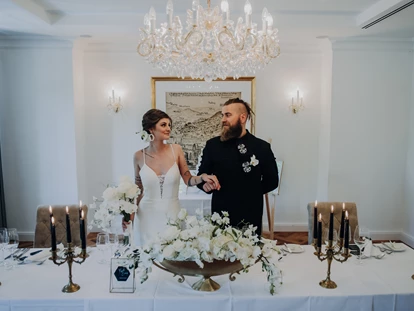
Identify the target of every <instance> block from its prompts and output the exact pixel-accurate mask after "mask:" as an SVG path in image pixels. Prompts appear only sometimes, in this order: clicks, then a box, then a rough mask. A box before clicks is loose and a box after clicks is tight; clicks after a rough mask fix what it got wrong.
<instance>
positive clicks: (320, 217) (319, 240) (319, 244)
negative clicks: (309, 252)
mask: <svg viewBox="0 0 414 311" xmlns="http://www.w3.org/2000/svg"><path fill="white" fill-rule="evenodd" d="M318 247H322V214H319V221H318Z"/></svg>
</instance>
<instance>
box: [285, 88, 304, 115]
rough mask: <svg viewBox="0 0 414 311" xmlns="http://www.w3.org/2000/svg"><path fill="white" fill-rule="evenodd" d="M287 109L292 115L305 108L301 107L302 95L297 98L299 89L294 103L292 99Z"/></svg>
mask: <svg viewBox="0 0 414 311" xmlns="http://www.w3.org/2000/svg"><path fill="white" fill-rule="evenodd" d="M289 108H290V109H291V110H292V112H293V113H294V114H296V113H298V112H299V110H303V109H304V108H305V106H303V95H302V97H300V96H299V88H298V89H297V91H296V102H295V98H294V97H292V103H291V104H290V105H289Z"/></svg>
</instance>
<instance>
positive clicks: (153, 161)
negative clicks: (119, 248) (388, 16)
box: [133, 98, 279, 245]
mask: <svg viewBox="0 0 414 311" xmlns="http://www.w3.org/2000/svg"><path fill="white" fill-rule="evenodd" d="M251 114H252V110H251V108H250V106H249V104H248V103H246V102H245V101H243V100H241V99H239V98H234V99H230V100H228V101H227V102H226V103H224V105H223V108H222V119H221V125H222V132H221V135H220V136H218V137H214V138H212V139H210V140H208V141H207V143H206V146H205V148H204V150H203V154H202V160H201V164H200V167H199V171H198V176H193V175H191V173H190V170H189V169H188V165H187V162H186V159H185V156H184V152H183V150H182V148H181V146H180V145H177V144H164V141H166V140H168V139H169V138H170V133H171V127H172V120H171V118H170V117H169V116H168V115H167V114H166V113H165V112H163V111H161V110H158V109H151V110H149V111H147V112H146V113H145V114H144V116H143V118H142V128H143V131H145V132H146V133H145V134H147V135H148V138H149V141H150V143H149V146H148V147H146V148H144V149H142V150H139V151H137V152H136V153H135V154H134V170H135V183H136V184H137V185H138V187H139V188H140V189H141V195H140V196H139V197H138V199H137V205H138V211H137V213H136V215H134V217H133V221H134V235H135V238H134V241H135V242H136V244H138V245H145V243H146V241H147V240H148V239H151V238H153V237H154V236H156V234H157V233H158V232H162V231H163V230H164V227H165V226H166V223H167V218H172V219H175V218H176V217H177V214H178V212H179V211H180V209H181V207H180V202H179V200H178V192H179V185H180V177H181V178H183V180H184V182H185V184H186V185H188V186H189V187H191V186H197V187H198V188H200V189H202V190H203V191H204V192H206V193H209V194H210V193H211V194H212V203H211V212H212V213H214V212H219V213H220V212H221V211H227V212H228V213H229V214H230V224H231V225H232V226H236V227H237V226H239V227H243V226H244V225H245V224H246V223H249V224H253V225H254V226H257V231H256V232H257V234H258V235H259V236H260V235H261V231H262V230H261V229H262V216H263V194H265V193H267V192H269V191H272V190H274V189H275V188H277V186H278V181H279V179H278V171H277V165H276V160H275V157H274V155H273V152H272V150H271V148H270V144H269V143H267V142H265V141H263V140H261V139H259V138H257V137H255V136H254V135H252V134H251V133H249V132H248V131H247V130H246V122H247V120H248V119H250V118H251ZM134 218H135V219H134Z"/></svg>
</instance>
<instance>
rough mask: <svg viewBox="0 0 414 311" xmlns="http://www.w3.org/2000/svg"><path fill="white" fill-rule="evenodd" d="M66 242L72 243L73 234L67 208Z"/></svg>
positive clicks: (67, 208)
mask: <svg viewBox="0 0 414 311" xmlns="http://www.w3.org/2000/svg"><path fill="white" fill-rule="evenodd" d="M66 241H67V242H68V243H72V233H71V230H70V217H69V207H68V206H66Z"/></svg>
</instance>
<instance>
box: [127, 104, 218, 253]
mask: <svg viewBox="0 0 414 311" xmlns="http://www.w3.org/2000/svg"><path fill="white" fill-rule="evenodd" d="M171 125H172V120H171V118H170V117H169V116H168V115H167V114H166V113H165V112H163V111H161V110H158V109H150V110H149V111H147V112H146V113H145V114H144V116H143V118H142V128H143V134H144V135H142V136H146V137H147V141H149V146H148V147H146V148H144V149H142V150H139V151H137V152H135V154H134V170H135V183H136V185H138V187H139V188H140V189H141V195H140V196H139V197H138V199H137V205H138V211H137V213H136V215H133V217H132V220H133V221H134V226H133V228H134V233H133V234H134V243H135V244H136V245H145V243H146V242H147V241H148V239H151V238H153V237H155V236H156V234H157V233H158V232H162V231H163V230H164V228H165V226H166V224H167V221H168V219H169V218H170V219H175V218H176V216H177V214H178V212H179V211H180V209H181V207H180V202H179V200H178V190H179V185H180V176H181V177H182V178H183V180H184V182H185V184H186V185H188V186H190V187H191V186H195V185H198V184H200V183H202V182H206V183H209V184H210V185H211V186H212V187H213V189H217V190H219V189H220V184H219V182H218V180H217V178H216V176H214V175H207V174H202V175H200V176H193V175H191V173H190V171H189V169H188V166H187V162H186V160H185V157H184V152H183V150H182V148H181V146H180V145H177V144H165V143H164V141H166V140H168V139H169V138H170V133H171Z"/></svg>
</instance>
